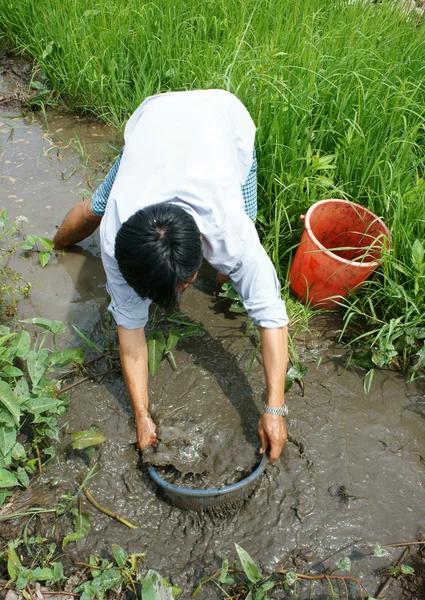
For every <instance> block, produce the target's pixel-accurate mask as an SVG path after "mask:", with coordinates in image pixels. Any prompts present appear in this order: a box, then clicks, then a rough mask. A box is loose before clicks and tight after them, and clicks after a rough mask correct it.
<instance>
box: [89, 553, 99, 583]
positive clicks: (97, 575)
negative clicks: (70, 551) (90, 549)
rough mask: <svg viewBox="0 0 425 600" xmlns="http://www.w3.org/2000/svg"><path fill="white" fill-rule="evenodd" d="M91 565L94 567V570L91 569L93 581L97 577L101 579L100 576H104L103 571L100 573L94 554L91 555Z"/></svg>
mask: <svg viewBox="0 0 425 600" xmlns="http://www.w3.org/2000/svg"><path fill="white" fill-rule="evenodd" d="M89 565H91V566H92V567H93V568H92V569H90V573H91V576H92V577H93V579H94V578H95V577H99V575H101V574H102V571H100V570H99V569H97V568H96V567H97V566H98V560H97V558H96V557H95V556H94V554H90V557H89Z"/></svg>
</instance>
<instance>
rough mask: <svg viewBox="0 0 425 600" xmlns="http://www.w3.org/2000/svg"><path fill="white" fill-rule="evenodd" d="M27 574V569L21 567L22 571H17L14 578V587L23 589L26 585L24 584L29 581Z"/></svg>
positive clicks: (28, 574)
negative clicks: (16, 575)
mask: <svg viewBox="0 0 425 600" xmlns="http://www.w3.org/2000/svg"><path fill="white" fill-rule="evenodd" d="M29 576H30V573H29V570H27V569H22V571H20V572H19V573H18V577H17V579H16V584H15V587H16V589H17V590H23V589H24V588H25V587H26V585H27V583H28V581H29Z"/></svg>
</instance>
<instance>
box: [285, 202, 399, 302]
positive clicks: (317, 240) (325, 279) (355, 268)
mask: <svg viewBox="0 0 425 600" xmlns="http://www.w3.org/2000/svg"><path fill="white" fill-rule="evenodd" d="M301 218H304V221H305V230H304V233H303V236H302V238H301V242H300V245H299V247H298V249H297V252H296V254H295V257H294V260H293V262H292V266H291V270H290V273H289V281H290V285H291V289H292V291H293V292H294V294H295V295H296V296H297V297H298V298H299V299H300V300H301V301H302V302H304V303H307V302H308V303H309V304H311V305H312V306H317V307H319V308H326V309H332V308H336V306H337V301H338V299H337V298H336V299H332V297H333V296H342V297H345V296H347V294H348V293H349V292H350V291H351V290H353V289H354V288H356V287H357V286H358V285H359V284H360V283H361V282H362V281H364V280H365V279H366V278H367V277H368V276H369V275H370V274H371V273H372V271H374V269H376V267H377V266H378V265H379V261H380V258H381V254H382V249H383V248H384V247H388V244H389V239H390V233H389V231H388V229H387V227H386V226H385V225H384V223H383V221H382V220H381V219H379V218H378V217H377V216H376V215H374V214H373V213H372V212H370V211H369V210H367V209H366V208H364V207H363V206H360V204H354V203H353V202H347V201H346V200H335V199H330V200H321V201H320V202H316V204H313V206H311V207H310V208H309V210H308V212H307V214H306V215H305V217H301Z"/></svg>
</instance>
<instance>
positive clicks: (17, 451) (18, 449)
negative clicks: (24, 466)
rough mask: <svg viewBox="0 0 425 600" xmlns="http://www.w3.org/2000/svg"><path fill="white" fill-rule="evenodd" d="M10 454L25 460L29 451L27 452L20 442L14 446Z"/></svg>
mask: <svg viewBox="0 0 425 600" xmlns="http://www.w3.org/2000/svg"><path fill="white" fill-rule="evenodd" d="M10 455H11V457H12V458H13V459H14V460H23V459H24V458H26V457H27V453H26V452H25V448H24V447H23V445H22V444H20V443H19V442H16V444H15V445H14V446H13V448H12V449H11V451H10Z"/></svg>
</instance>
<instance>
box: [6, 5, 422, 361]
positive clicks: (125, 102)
mask: <svg viewBox="0 0 425 600" xmlns="http://www.w3.org/2000/svg"><path fill="white" fill-rule="evenodd" d="M403 7H404V4H403V3H394V2H393V1H392V0H387V1H385V0H384V1H383V2H380V3H377V4H375V3H372V2H367V1H362V0H359V1H357V2H349V1H348V0H336V1H335V2H323V0H303V1H302V2H301V1H300V0H287V1H286V2H281V3H280V2H279V3H277V2H273V0H262V2H258V0H214V1H211V0H207V1H205V2H198V1H197V0H187V1H186V2H172V1H171V0H163V1H162V2H161V3H153V2H143V3H142V2H139V1H138V0H127V1H126V2H122V1H121V0H90V2H87V1H86V0H62V1H61V2H60V3H58V2H57V1H56V0H0V16H1V18H0V33H1V34H3V35H4V36H5V37H7V38H8V40H9V43H10V44H11V45H12V46H13V47H15V48H18V49H19V50H20V51H22V52H24V53H26V54H28V55H30V56H32V57H34V59H35V61H36V64H37V65H38V66H39V68H40V69H43V71H44V72H45V74H46V76H47V78H48V80H49V81H50V84H51V86H52V88H53V90H54V91H55V93H56V95H57V96H58V97H60V98H61V99H62V101H63V102H65V103H66V104H67V105H68V106H69V107H70V108H72V109H75V110H79V111H84V112H89V113H92V114H95V115H97V116H99V117H101V118H102V119H104V120H105V121H107V122H109V123H111V124H113V125H115V126H117V127H122V126H123V124H124V122H125V121H126V119H127V117H128V116H129V115H130V114H131V112H132V111H133V110H134V109H135V108H136V106H137V105H138V104H139V103H140V102H141V101H142V100H143V98H145V97H146V96H148V95H150V94H156V93H160V92H164V91H168V90H183V89H195V88H211V87H220V88H225V89H227V90H229V91H231V92H233V93H235V94H236V95H237V96H238V97H239V98H240V99H241V100H242V101H243V102H244V104H245V105H246V106H247V108H248V109H249V111H250V113H251V115H252V117H253V119H254V121H255V122H256V124H257V127H258V129H257V141H256V145H257V155H258V160H259V188H260V211H259V225H260V227H261V229H262V235H263V242H264V245H265V247H266V249H267V251H268V252H269V254H270V256H271V257H272V259H273V261H274V264H275V266H276V268H277V271H278V273H279V276H280V278H281V280H282V282H284V280H285V278H286V275H287V272H288V266H289V263H290V261H291V256H292V254H293V250H294V248H295V246H296V244H297V243H298V241H299V239H300V234H301V225H300V219H299V217H300V215H301V214H303V213H305V211H306V210H307V209H308V207H309V206H310V205H311V204H312V203H313V202H315V201H317V200H321V199H324V198H331V197H338V198H345V199H348V200H353V201H356V202H358V203H360V204H363V205H364V206H366V207H367V208H369V209H370V210H372V211H373V212H374V213H376V214H377V215H378V216H382V217H383V218H384V220H385V222H386V223H387V225H388V226H389V228H390V231H391V236H392V241H391V252H390V253H389V254H388V256H386V257H385V260H384V264H383V267H382V269H381V271H380V272H379V273H377V274H376V276H375V277H374V278H373V279H372V280H371V281H370V282H369V283H367V284H366V286H365V287H364V288H363V290H362V291H360V292H359V293H358V294H356V295H355V296H354V297H353V298H352V299H350V300H349V301H348V302H345V303H344V304H345V305H346V306H348V309H347V310H348V312H347V313H346V319H347V323H348V322H349V323H350V324H351V325H352V324H353V323H354V321H356V322H357V323H358V324H365V325H366V326H367V327H368V328H371V331H373V332H374V333H373V334H372V333H371V332H369V333H370V335H372V337H368V339H369V341H370V340H373V339H374V338H373V335H375V336H376V335H377V332H378V331H380V330H382V331H385V328H388V327H391V325H390V324H391V323H392V322H394V321H393V320H394V319H395V320H396V321H397V323H398V325H397V327H401V328H405V330H406V328H407V329H409V328H410V326H411V318H413V316H414V319H415V320H416V319H417V322H418V323H420V322H422V323H423V322H425V299H424V294H423V293H422V289H423V277H424V273H423V268H422V266H418V264H417V263H412V256H417V252H418V251H419V249H420V247H423V244H424V241H425V221H424V214H425V183H424V173H423V164H424V158H425V145H424V141H425V129H424V124H425V120H424V115H425V86H424V65H425V35H424V24H423V23H422V22H421V21H418V20H417V19H416V17H415V15H414V14H411V13H409V12H407V11H405V10H404V8H403ZM421 244H422V246H420V245H421ZM415 252H416V254H415ZM412 253H413V254H412ZM367 335H369V334H367ZM406 335H408V334H406ZM384 338H385V336H384ZM422 344H423V342H422V338H420V339H416V340H415V342H414V343H413V345H412V346H411V348H410V350H407V349H404V350H402V351H400V350H399V349H397V345H395V346H394V347H395V348H396V350H394V351H396V352H397V358H396V360H395V362H396V363H397V364H399V365H400V366H406V365H407V364H408V363H409V357H410V356H411V355H413V356H415V355H416V353H417V352H418V351H420V350H421V347H422ZM391 352H393V351H392V350H391ZM400 352H401V354H400ZM393 358H394V357H393ZM419 360H420V357H419ZM378 362H379V361H378ZM389 362H390V363H391V364H392V362H394V361H393V360H392V359H389Z"/></svg>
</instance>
